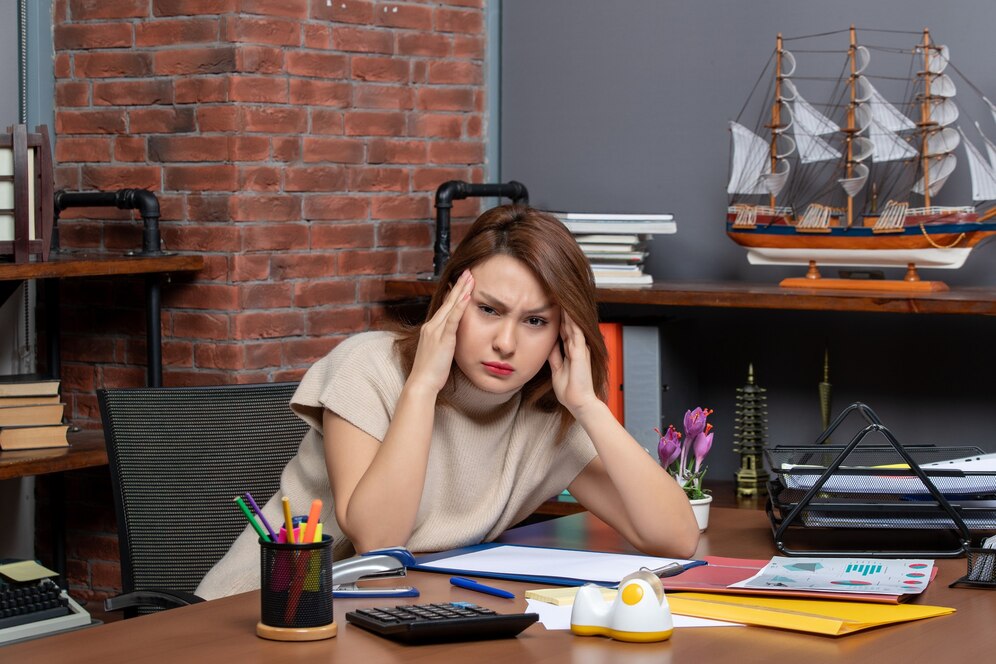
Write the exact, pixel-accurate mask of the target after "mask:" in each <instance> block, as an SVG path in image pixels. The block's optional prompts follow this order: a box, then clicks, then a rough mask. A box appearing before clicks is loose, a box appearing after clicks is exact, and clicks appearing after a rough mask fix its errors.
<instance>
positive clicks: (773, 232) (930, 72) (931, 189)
mask: <svg viewBox="0 0 996 664" xmlns="http://www.w3.org/2000/svg"><path fill="white" fill-rule="evenodd" d="M849 34H850V43H849V45H848V47H847V48H846V50H844V49H842V50H840V51H837V52H835V53H833V56H834V57H837V58H840V55H841V54H843V55H844V58H843V71H842V73H841V75H840V76H839V78H838V79H836V80H835V82H834V83H833V84H832V85H831V91H830V95H829V98H828V99H827V100H825V101H822V102H817V101H815V99H816V98H815V97H813V98H812V99H813V100H811V101H807V100H806V98H804V97H803V95H802V94H801V89H802V88H803V87H804V86H806V87H807V89H806V93H807V94H809V92H810V90H809V89H808V88H809V87H813V88H814V89H815V88H816V86H817V85H824V86H825V85H826V81H825V80H824V79H822V78H820V79H812V80H810V79H803V78H802V76H801V75H799V76H795V75H796V58H795V56H794V55H793V54H792V53H791V52H790V51H788V50H786V49H785V48H784V47H783V38H782V36H781V35H779V36H778V40H777V46H776V49H775V53H774V56H773V58H772V60H771V62H770V63H769V66H768V67H766V70H765V73H764V74H762V78H766V77H767V76H768V75H769V73H770V70H771V68H772V67H771V65H772V64H773V70H774V71H773V73H774V81H773V85H772V86H771V90H770V93H771V94H770V97H768V99H766V100H765V101H764V108H763V112H764V117H763V118H762V119H761V120H759V121H758V122H757V123H756V125H755V127H754V128H750V127H747V126H745V125H744V124H743V123H742V122H741V118H737V121H735V122H731V123H730V127H731V131H732V135H733V159H732V167H731V175H730V180H729V184H728V186H727V193H729V194H730V196H731V200H730V207H729V208H728V211H727V224H726V231H727V234H728V235H729V236H730V237H731V238H732V239H733V240H734V241H735V242H737V243H738V244H740V245H742V246H743V247H745V248H746V249H747V252H748V260H749V261H750V262H751V263H752V264H768V265H771V264H775V265H806V264H809V265H810V268H811V270H810V277H815V276H818V273H815V274H814V272H815V266H814V262H815V264H816V265H835V266H836V265H850V266H877V267H890V266H901V267H908V268H909V271H908V272H907V280H909V281H917V280H918V279H919V277H918V276H917V275H916V272H915V266H922V267H932V268H959V267H961V266H962V265H963V264H964V263H965V260H966V259H967V258H968V255H969V253H970V252H971V251H972V249H973V248H974V247H976V246H978V244H979V243H980V242H982V241H984V240H985V239H987V238H989V237H991V236H992V235H994V234H996V207H992V203H993V202H994V201H996V145H994V144H993V143H992V142H990V141H989V140H988V139H987V138H986V137H985V135H983V134H982V129H981V127H980V125H979V123H975V126H976V129H977V130H978V133H979V134H980V135H981V141H982V142H983V143H984V146H985V150H986V156H983V154H982V152H981V151H980V150H979V149H978V148H977V147H976V146H975V145H973V143H972V142H971V141H970V140H969V139H968V137H967V136H966V135H965V133H964V132H963V131H962V129H961V128H960V127H958V126H957V125H956V124H955V122H956V121H957V120H958V118H959V115H960V113H959V108H958V106H956V105H955V102H954V97H955V92H956V86H955V83H954V80H953V79H952V78H951V76H949V74H948V73H946V70H947V69H948V68H949V58H948V48H947V47H946V46H942V45H936V44H934V43H933V42H932V41H931V38H930V34H929V32H928V31H927V30H924V31H923V34H922V38H918V39H916V40H915V41H916V42H918V43H915V44H911V45H910V47H908V48H906V49H905V50H901V49H897V48H886V47H877V46H873V45H871V44H868V45H863V44H859V43H858V39H857V32H856V31H855V29H854V27H853V26H852V27H851V29H850V31H849ZM862 34H864V33H862ZM910 34H911V35H913V34H918V33H910ZM825 36H826V35H819V37H825ZM798 39H799V40H800V41H801V40H805V39H810V38H798ZM784 41H790V40H788V39H786V40H784ZM791 41H793V42H794V41H795V40H791ZM912 41H914V40H913V39H911V42H912ZM792 46H793V48H794V49H797V52H799V53H800V54H802V53H803V52H804V51H805V52H806V53H807V54H809V53H817V54H820V55H822V54H825V53H827V52H826V51H823V50H819V51H815V50H814V51H810V50H808V49H807V48H806V47H805V45H804V44H803V45H801V46H800V47H796V45H795V44H794V43H793V45H792ZM872 51H876V58H877V59H878V53H877V52H879V51H880V52H882V53H883V54H895V55H889V57H892V58H893V59H895V58H896V56H897V55H900V54H905V57H904V59H905V58H909V57H912V63H911V64H910V65H909V68H908V69H907V70H906V71H903V72H902V73H903V74H904V75H906V77H907V80H908V84H904V86H905V91H904V96H905V99H904V100H902V101H898V102H894V101H888V100H887V97H886V95H884V94H882V93H881V92H879V90H878V89H877V87H876V85H878V86H879V87H882V88H883V89H884V88H885V87H886V86H887V85H893V86H894V87H895V85H896V84H895V81H894V79H895V77H896V73H895V72H881V73H880V72H878V71H877V70H876V68H875V66H874V65H873V64H872V57H871V53H872ZM881 59H882V60H888V59H889V58H888V57H883V58H881ZM950 69H951V71H953V72H956V73H958V72H957V69H956V68H955V67H954V66H953V65H950ZM959 75H960V73H959ZM794 76H795V78H793V77H794ZM962 78H964V77H963V76H962ZM873 80H875V83H873ZM880 80H881V81H883V82H884V84H881V83H879V81H880ZM795 81H799V82H800V83H802V84H803V85H798V86H797V85H796V82H795ZM966 83H967V85H968V87H970V88H971V89H972V90H974V91H976V92H978V90H977V88H975V87H974V86H972V84H971V83H968V82H967V81H966ZM755 89H757V87H755ZM979 96H980V97H982V95H981V93H979ZM982 99H983V100H984V103H985V104H986V107H987V108H988V110H989V111H990V112H991V113H992V118H993V121H996V106H994V105H993V104H992V103H991V102H989V100H988V99H986V98H985V97H982ZM749 105H750V100H748V104H745V106H744V108H745V109H747V108H748V107H749ZM743 114H744V113H743V112H742V113H741V115H743ZM988 122H989V120H988V118H987V124H988ZM959 145H961V146H962V148H963V150H964V152H965V154H966V155H967V161H968V166H969V169H970V171H971V180H972V198H973V201H974V202H975V203H978V204H980V207H979V208H976V206H975V205H965V206H957V207H951V206H939V205H935V204H934V203H933V199H934V198H935V197H936V196H937V194H938V192H939V191H940V190H941V188H942V187H943V186H944V183H945V182H946V181H947V180H948V178H949V177H950V176H951V174H952V173H953V172H954V170H955V167H956V165H957V162H958V158H957V156H956V155H955V150H956V149H957V148H958V147H959ZM985 202H989V204H990V206H989V207H988V208H985V207H983V205H982V204H984V203H985ZM926 283H927V282H924V284H926ZM940 287H943V285H941V286H940Z"/></svg>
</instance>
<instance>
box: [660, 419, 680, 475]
mask: <svg viewBox="0 0 996 664" xmlns="http://www.w3.org/2000/svg"><path fill="white" fill-rule="evenodd" d="M657 433H660V430H658V431H657ZM679 454H681V434H680V433H678V432H677V431H675V429H674V427H673V426H669V427H668V428H667V432H666V433H665V434H664V435H663V436H661V439H660V442H659V443H657V456H658V458H660V460H661V466H663V467H664V468H667V467H668V466H670V465H671V464H672V463H673V462H674V460H675V459H677V458H678V455H679Z"/></svg>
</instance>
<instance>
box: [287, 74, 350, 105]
mask: <svg viewBox="0 0 996 664" xmlns="http://www.w3.org/2000/svg"><path fill="white" fill-rule="evenodd" d="M351 93H352V90H351V88H350V86H349V84H348V83H340V82H337V81H319V80H316V79H312V78H292V79H291V81H290V101H291V103H292V104H297V105H301V106H331V107H334V108H345V107H347V106H349V98H350V95H351Z"/></svg>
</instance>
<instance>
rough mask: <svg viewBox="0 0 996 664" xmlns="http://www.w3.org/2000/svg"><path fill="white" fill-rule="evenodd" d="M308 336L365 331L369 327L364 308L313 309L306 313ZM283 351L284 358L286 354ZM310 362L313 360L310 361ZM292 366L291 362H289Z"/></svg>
mask: <svg viewBox="0 0 996 664" xmlns="http://www.w3.org/2000/svg"><path fill="white" fill-rule="evenodd" d="M307 321H308V334H310V335H313V336H321V337H324V336H327V335H329V334H353V333H355V332H362V331H363V330H366V329H367V328H368V327H369V325H370V321H369V317H368V316H367V310H366V308H365V307H330V308H328V309H315V310H312V311H309V312H308V313H307ZM288 350H289V349H287V348H285V349H284V355H285V357H286V356H287V354H288ZM311 361H312V362H313V361H314V360H311ZM288 363H290V364H293V363H294V362H293V360H289V362H288Z"/></svg>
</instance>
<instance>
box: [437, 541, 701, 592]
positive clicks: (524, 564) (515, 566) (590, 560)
mask: <svg viewBox="0 0 996 664" xmlns="http://www.w3.org/2000/svg"><path fill="white" fill-rule="evenodd" d="M673 562H679V563H683V564H684V563H690V562H692V561H691V560H678V559H674V558H658V557H656V556H644V555H640V554H628V553H600V552H593V551H570V550H564V549H546V548H540V547H531V546H516V545H514V544H503V545H501V546H496V547H491V548H487V549H481V550H478V551H473V552H471V553H464V554H460V555H457V556H453V557H452V558H444V559H441V560H437V561H433V562H429V563H425V564H421V565H420V567H424V568H433V569H445V570H458V571H461V572H466V573H468V574H470V573H472V572H490V573H494V574H513V575H518V576H546V577H558V578H568V579H580V580H583V581H592V582H597V583H610V584H617V583H619V581H621V580H622V578H623V577H624V576H626V575H627V574H632V573H633V572H636V571H637V570H639V569H640V568H641V567H646V568H648V569H657V568H659V567H663V566H665V565H668V564H669V563H673Z"/></svg>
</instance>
